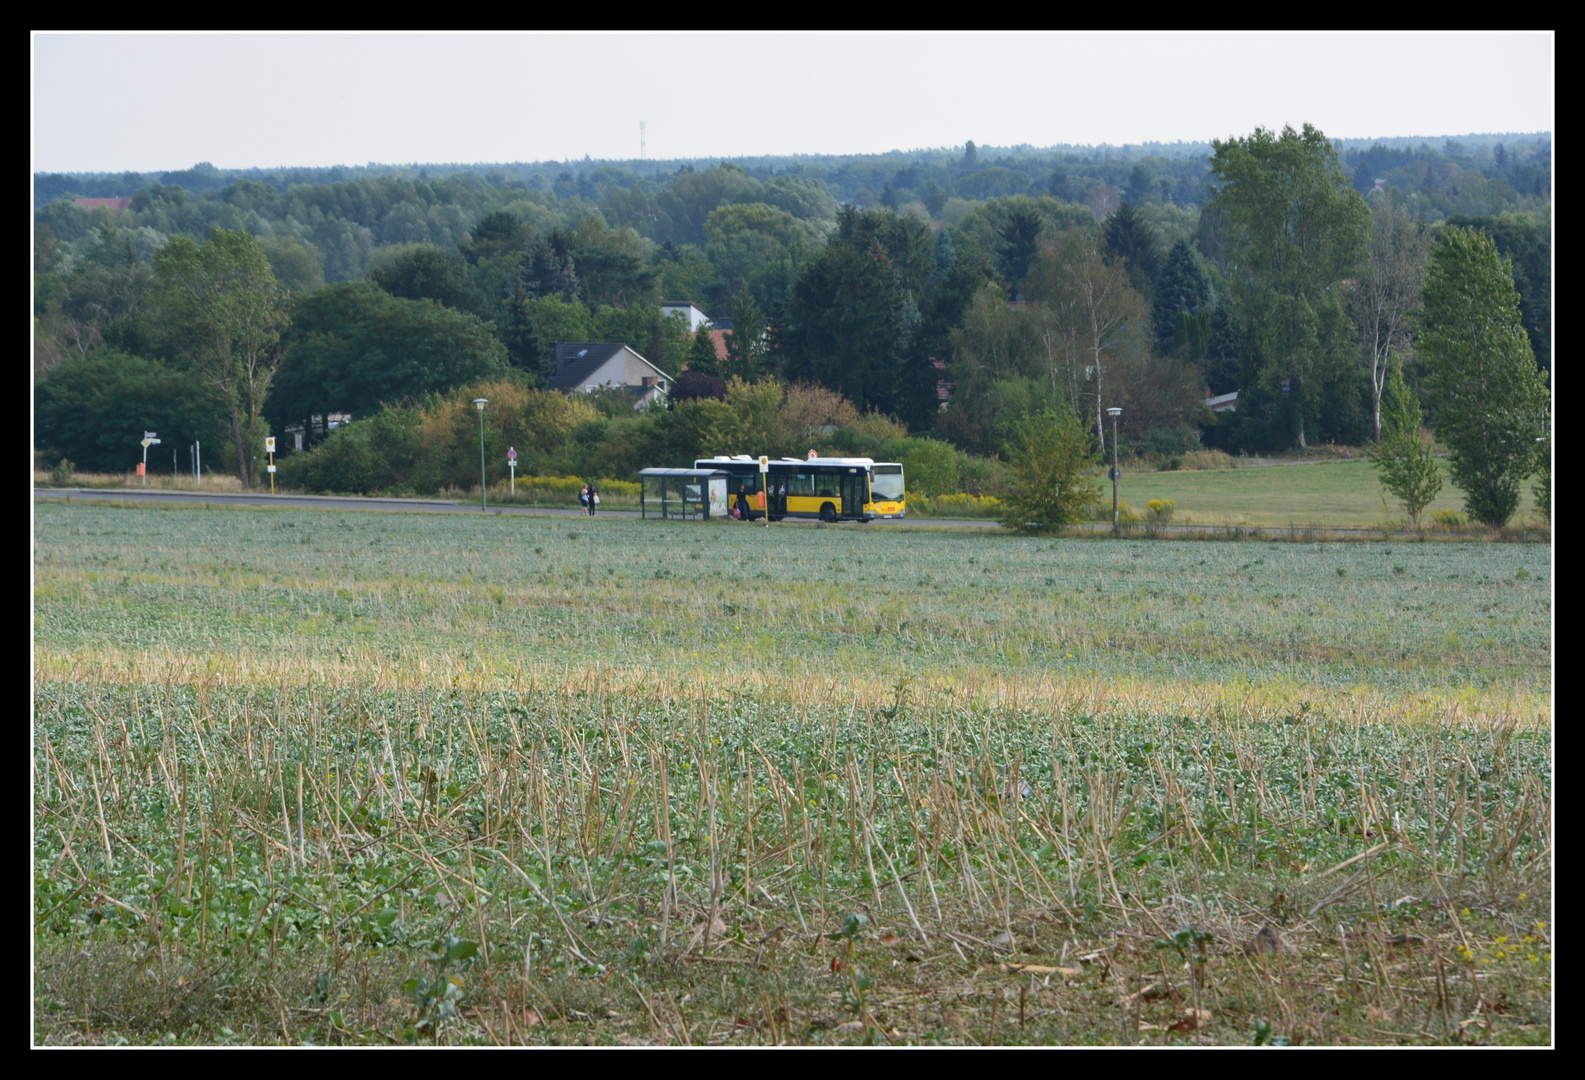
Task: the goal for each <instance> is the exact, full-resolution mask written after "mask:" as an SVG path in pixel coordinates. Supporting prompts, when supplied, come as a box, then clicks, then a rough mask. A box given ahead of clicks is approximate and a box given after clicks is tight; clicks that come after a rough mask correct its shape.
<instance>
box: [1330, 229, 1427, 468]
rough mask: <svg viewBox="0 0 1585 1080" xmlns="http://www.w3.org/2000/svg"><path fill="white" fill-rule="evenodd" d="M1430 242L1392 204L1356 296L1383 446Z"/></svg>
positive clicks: (1373, 237) (1374, 232)
mask: <svg viewBox="0 0 1585 1080" xmlns="http://www.w3.org/2000/svg"><path fill="white" fill-rule="evenodd" d="M1430 250H1431V240H1430V237H1429V236H1428V235H1427V234H1426V233H1425V231H1424V230H1422V229H1421V228H1420V227H1419V226H1418V225H1417V224H1416V223H1415V222H1413V221H1411V220H1410V219H1409V215H1408V214H1406V213H1405V212H1404V211H1403V210H1402V209H1401V208H1398V207H1395V206H1393V205H1392V203H1391V202H1389V201H1388V200H1386V199H1382V200H1381V201H1380V202H1378V203H1377V204H1376V207H1375V209H1374V210H1373V211H1372V213H1371V218H1370V240H1369V246H1368V247H1367V249H1366V255H1365V268H1364V273H1363V274H1361V275H1360V279H1359V285H1358V286H1357V287H1356V288H1355V290H1354V294H1353V297H1352V301H1353V302H1352V304H1351V305H1350V306H1351V307H1352V308H1353V315H1354V323H1355V325H1356V326H1358V327H1359V339H1360V350H1361V354H1362V357H1363V359H1364V361H1365V364H1366V366H1367V367H1369V369H1370V392H1371V417H1372V421H1373V429H1372V430H1373V432H1374V434H1375V438H1376V441H1377V442H1380V441H1381V439H1382V418H1381V401H1382V393H1383V389H1384V387H1385V385H1386V381H1387V374H1388V371H1389V370H1390V369H1391V365H1392V361H1393V359H1394V357H1395V356H1396V357H1397V358H1398V359H1399V360H1400V361H1401V360H1403V359H1406V358H1407V357H1406V356H1405V353H1406V351H1407V349H1408V347H1409V341H1410V339H1409V317H1410V315H1411V313H1412V312H1414V311H1415V310H1417V309H1418V308H1419V306H1420V299H1421V294H1422V292H1423V288H1424V284H1425V259H1426V255H1427V253H1428V252H1429V251H1430Z"/></svg>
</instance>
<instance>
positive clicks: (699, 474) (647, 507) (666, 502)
mask: <svg viewBox="0 0 1585 1080" xmlns="http://www.w3.org/2000/svg"><path fill="white" fill-rule="evenodd" d="M727 479H728V477H727V474H726V472H724V471H723V470H721V469H640V470H639V473H638V482H639V491H638V512H639V517H642V518H652V517H653V518H666V519H670V520H675V521H704V520H706V519H708V518H724V517H727V516H729V515H728V513H727V490H726V488H727Z"/></svg>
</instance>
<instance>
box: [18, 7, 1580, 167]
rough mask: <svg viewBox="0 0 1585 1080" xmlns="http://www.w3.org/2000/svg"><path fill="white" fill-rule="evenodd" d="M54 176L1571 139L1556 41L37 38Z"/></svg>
mask: <svg viewBox="0 0 1585 1080" xmlns="http://www.w3.org/2000/svg"><path fill="white" fill-rule="evenodd" d="M32 43H33V101H32V107H33V112H32V127H33V144H32V152H33V170H34V171H35V172H86V171H96V172H98V171H104V172H119V171H122V170H127V169H132V170H137V171H140V172H147V171H158V170H165V169H183V168H187V167H190V166H191V165H193V164H195V163H197V162H199V161H208V162H211V163H213V164H214V165H217V166H220V167H222V168H249V167H260V166H262V167H268V166H278V165H302V166H320V165H362V164H366V163H369V162H380V163H408V162H412V163H421V164H422V163H445V162H462V163H473V162H506V161H544V160H562V159H569V158H580V159H581V158H582V157H584V156H585V155H590V156H592V157H595V158H636V157H637V156H638V153H639V121H641V120H642V121H645V122H646V124H647V143H648V154H647V156H648V157H650V158H690V157H728V156H737V155H741V156H745V157H747V156H753V155H758V154H817V153H828V154H829V153H876V152H882V151H887V150H894V149H897V150H909V149H916V148H924V147H938V146H956V145H961V144H962V143H963V142H964V141H965V140H967V139H973V140H974V141H975V142H977V143H979V144H980V145H982V146H1011V145H1017V144H1020V143H1028V144H1031V145H1034V146H1049V145H1052V144H1056V143H1111V144H1113V145H1121V144H1124V143H1140V142H1149V141H1160V142H1173V141H1177V140H1180V139H1181V140H1185V141H1200V140H1207V139H1211V138H1226V137H1228V136H1230V135H1244V134H1248V133H1249V132H1250V131H1252V130H1253V129H1254V128H1255V127H1256V126H1262V125H1263V126H1266V127H1273V128H1280V127H1281V126H1282V125H1284V124H1292V125H1294V126H1295V127H1297V126H1299V125H1300V124H1303V123H1306V122H1308V123H1312V124H1315V125H1317V126H1318V127H1320V128H1321V130H1323V131H1324V132H1326V133H1327V134H1328V135H1331V136H1334V137H1361V138H1363V137H1371V136H1391V135H1426V136H1436V135H1453V134H1464V133H1468V132H1493V131H1521V132H1532V131H1550V130H1552V128H1553V123H1554V105H1553V101H1554V89H1553V87H1554V78H1555V76H1554V56H1553V54H1554V44H1555V43H1554V38H1553V36H1552V35H1551V34H1549V33H1533V34H1455V35H1439V34H1366V35H1346V34H1302V35H1253V34H1226V33H1214V34H1161V35H1157V34H1135V35H1127V34H1124V35H1118V34H1105V35H1088V34H1018V35H1013V36H1009V35H1002V34H962V33H953V34H920V35H906V34H901V35H900V34H884V35H865V34H852V35H838V36H833V35H817V34H776V35H739V34H699V33H688V34H675V35H666V34H659V35H657V34H641V35H627V34H613V35H555V34H533V35H511V34H491V35H482V36H481V35H465V34H456V35H448V34H414V35H401V34H391V35H365V34H348V35H334V34H311V35H306V34H305V35H280V34H235V35H214V34H190V35H175V34H59V33H36V34H34V35H33V39H32Z"/></svg>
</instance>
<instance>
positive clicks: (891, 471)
mask: <svg viewBox="0 0 1585 1080" xmlns="http://www.w3.org/2000/svg"><path fill="white" fill-rule="evenodd" d="M902 497H903V467H902V466H901V465H877V466H875V471H874V472H873V473H872V474H871V479H870V498H871V500H872V501H874V502H901V501H902Z"/></svg>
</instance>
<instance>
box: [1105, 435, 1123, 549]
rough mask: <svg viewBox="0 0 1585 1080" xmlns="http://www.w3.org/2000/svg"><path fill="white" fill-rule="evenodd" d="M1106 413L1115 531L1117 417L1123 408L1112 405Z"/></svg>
mask: <svg viewBox="0 0 1585 1080" xmlns="http://www.w3.org/2000/svg"><path fill="white" fill-rule="evenodd" d="M1106 415H1107V416H1110V417H1111V418H1112V531H1113V532H1116V531H1117V479H1118V476H1119V475H1120V474H1119V472H1118V469H1117V418H1118V417H1119V416H1122V415H1123V410H1122V409H1119V408H1117V407H1116V406H1113V407H1112V408H1110V409H1107V410H1106Z"/></svg>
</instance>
